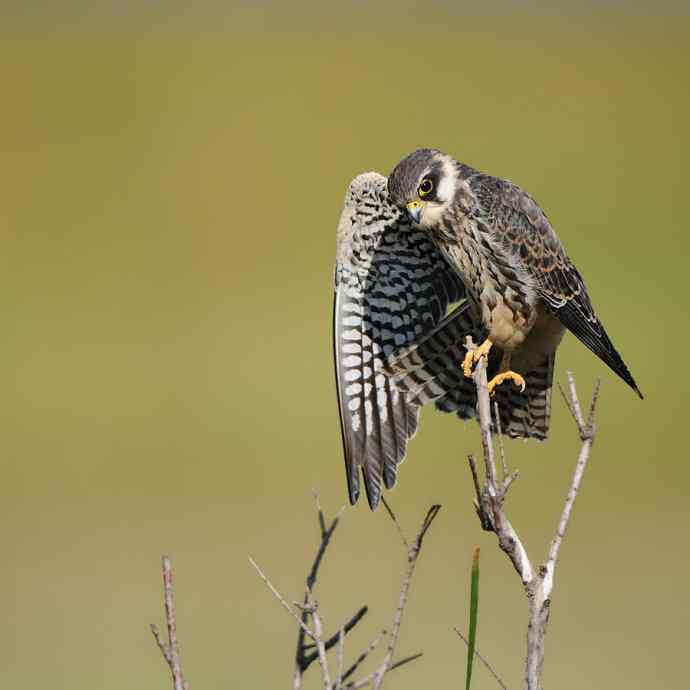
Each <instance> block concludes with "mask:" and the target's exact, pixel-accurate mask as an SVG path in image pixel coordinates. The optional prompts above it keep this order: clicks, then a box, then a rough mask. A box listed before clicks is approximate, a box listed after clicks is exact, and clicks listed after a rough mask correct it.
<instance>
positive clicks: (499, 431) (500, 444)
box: [494, 402, 508, 482]
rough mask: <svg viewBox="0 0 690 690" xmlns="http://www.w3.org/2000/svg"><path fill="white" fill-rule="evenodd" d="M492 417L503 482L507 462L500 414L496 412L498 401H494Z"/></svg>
mask: <svg viewBox="0 0 690 690" xmlns="http://www.w3.org/2000/svg"><path fill="white" fill-rule="evenodd" d="M494 417H495V418H496V432H497V434H498V450H499V452H500V455H501V468H502V469H503V474H502V475H501V477H502V479H503V481H504V482H505V481H506V480H507V477H508V462H507V460H506V449H505V447H504V446H503V429H502V428H501V415H500V414H499V412H498V403H497V402H495V403H494Z"/></svg>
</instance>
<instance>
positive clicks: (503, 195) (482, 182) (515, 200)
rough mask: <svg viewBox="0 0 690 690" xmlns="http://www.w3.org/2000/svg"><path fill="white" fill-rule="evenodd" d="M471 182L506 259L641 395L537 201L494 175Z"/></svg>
mask: <svg viewBox="0 0 690 690" xmlns="http://www.w3.org/2000/svg"><path fill="white" fill-rule="evenodd" d="M468 184H469V185H470V188H471V190H472V191H473V192H474V195H475V198H476V200H477V204H478V208H477V209H476V210H475V212H476V215H477V222H478V223H480V225H481V224H483V225H484V226H485V227H486V229H487V231H488V233H489V234H490V235H491V236H492V237H493V238H494V241H495V242H496V241H497V242H498V244H499V246H500V248H501V250H502V253H504V256H505V257H506V258H507V259H509V260H508V261H507V264H508V265H512V266H516V265H517V266H518V267H519V268H520V270H523V271H525V272H526V273H527V274H528V276H529V277H530V279H531V282H532V283H533V285H534V286H535V287H536V289H537V291H538V293H539V295H540V296H541V298H542V299H543V300H544V303H545V304H546V306H547V307H548V308H549V309H550V310H551V312H552V313H553V314H554V315H555V316H556V317H557V318H558V319H559V320H560V321H561V323H562V324H563V325H564V326H565V327H566V328H567V329H568V330H569V331H571V332H572V333H573V334H574V335H575V336H577V338H579V339H580V340H581V341H582V342H583V343H584V344H585V345H586V346H587V347H588V348H589V349H590V350H591V351H592V352H594V354H596V355H597V356H598V357H600V358H601V359H602V361H603V362H604V363H606V364H607V365H608V366H609V367H610V368H611V369H612V370H613V371H614V372H615V373H616V374H618V376H620V377H621V378H622V379H623V380H624V381H625V382H626V383H627V384H628V385H629V386H630V387H631V388H633V390H635V391H636V392H637V394H638V395H639V396H640V397H642V394H641V393H640V391H639V389H638V387H637V385H636V384H635V381H634V379H633V377H632V375H631V374H630V372H629V371H628V368H627V366H626V365H625V363H624V362H623V359H622V358H621V356H620V355H619V354H618V352H617V350H616V348H615V347H614V345H613V343H612V342H611V339H610V338H609V336H608V334H607V333H606V331H605V329H604V326H603V324H602V323H601V321H599V319H598V318H597V315H596V313H595V311H594V307H593V306H592V302H591V300H590V298H589V295H588V294H587V289H586V287H585V284H584V281H583V280H582V276H581V275H580V274H579V272H578V270H577V269H576V268H575V266H574V265H573V263H572V262H571V261H570V259H569V258H568V256H567V254H566V253H565V250H564V249H563V247H562V245H561V243H560V242H559V240H558V237H557V236H556V233H555V232H554V230H553V228H552V227H551V224H550V223H549V220H548V218H547V217H546V214H545V213H544V212H543V211H542V210H541V208H539V205H538V204H537V203H536V201H534V199H532V197H531V196H530V195H529V194H527V192H525V191H524V190H522V189H520V187H518V186H516V185H514V184H512V183H511V182H509V181H508V180H501V179H499V178H496V177H491V176H490V175H484V174H477V175H473V176H472V177H470V178H469V179H468ZM506 269H507V270H510V269H509V268H508V266H506Z"/></svg>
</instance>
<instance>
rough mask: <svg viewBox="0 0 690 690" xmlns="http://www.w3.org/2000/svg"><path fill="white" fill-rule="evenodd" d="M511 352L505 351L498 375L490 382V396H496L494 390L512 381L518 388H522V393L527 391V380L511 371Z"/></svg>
mask: <svg viewBox="0 0 690 690" xmlns="http://www.w3.org/2000/svg"><path fill="white" fill-rule="evenodd" d="M510 354H511V353H510V352H508V351H505V352H504V353H503V357H502V358H501V366H500V367H499V368H498V372H499V373H498V374H496V376H494V377H493V378H492V379H491V381H489V395H493V394H494V388H496V386H500V385H501V384H502V383H503V382H504V381H507V380H510V381H513V382H514V383H515V385H516V386H520V392H521V393H522V391H524V390H525V379H523V378H522V376H520V374H518V373H517V372H515V371H511V370H510Z"/></svg>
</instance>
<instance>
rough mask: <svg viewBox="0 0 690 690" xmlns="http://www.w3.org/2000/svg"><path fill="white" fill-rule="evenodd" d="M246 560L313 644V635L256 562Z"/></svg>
mask: <svg viewBox="0 0 690 690" xmlns="http://www.w3.org/2000/svg"><path fill="white" fill-rule="evenodd" d="M248 558H249V562H250V563H251V564H252V567H253V568H254V570H256V572H257V573H258V574H259V577H260V578H261V579H262V580H263V581H264V582H265V583H266V586H267V587H268V588H269V589H270V590H271V592H272V593H273V596H274V597H275V598H276V599H277V600H278V601H279V602H280V604H281V606H282V607H283V608H284V609H285V610H286V611H287V612H288V613H289V614H290V615H291V616H292V617H293V618H294V619H295V620H296V621H297V624H298V625H299V627H300V629H301V630H302V631H303V632H304V634H305V635H306V636H307V637H309V638H310V639H312V640H314V642H316V637H315V636H314V633H313V632H312V631H311V630H310V629H309V628H308V627H307V625H306V624H305V623H303V622H302V619H301V618H300V617H299V616H298V615H297V614H296V613H295V612H294V611H293V610H292V608H291V607H290V604H288V603H287V601H285V599H283V596H282V595H281V593H280V592H279V591H278V590H277V589H276V588H275V587H274V586H273V583H272V582H271V581H270V580H269V579H268V577H266V575H265V574H264V572H263V570H261V568H259V566H258V565H257V564H256V562H255V561H254V559H253V558H252V557H251V556H249V557H248Z"/></svg>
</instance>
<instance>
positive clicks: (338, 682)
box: [335, 628, 345, 690]
mask: <svg viewBox="0 0 690 690" xmlns="http://www.w3.org/2000/svg"><path fill="white" fill-rule="evenodd" d="M344 662H345V630H344V629H343V628H340V630H339V631H338V652H337V663H338V666H337V671H336V674H335V690H341V688H342V687H343V663H344Z"/></svg>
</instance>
